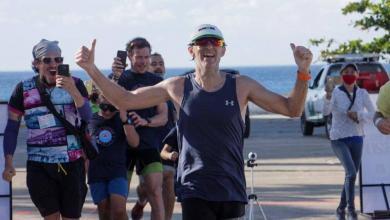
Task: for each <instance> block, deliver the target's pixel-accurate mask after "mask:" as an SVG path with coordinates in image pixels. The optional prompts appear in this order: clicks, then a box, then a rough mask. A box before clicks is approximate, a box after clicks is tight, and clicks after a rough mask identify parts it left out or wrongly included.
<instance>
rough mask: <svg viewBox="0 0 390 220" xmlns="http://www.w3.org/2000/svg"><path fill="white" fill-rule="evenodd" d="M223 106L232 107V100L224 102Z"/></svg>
mask: <svg viewBox="0 0 390 220" xmlns="http://www.w3.org/2000/svg"><path fill="white" fill-rule="evenodd" d="M225 106H234V101H233V100H225Z"/></svg>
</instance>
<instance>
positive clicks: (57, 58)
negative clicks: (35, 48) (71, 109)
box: [33, 52, 63, 84]
mask: <svg viewBox="0 0 390 220" xmlns="http://www.w3.org/2000/svg"><path fill="white" fill-rule="evenodd" d="M62 62H63V58H62V57H61V53H58V52H48V53H46V54H45V55H44V56H42V57H40V58H38V59H37V60H35V61H34V63H33V65H34V66H35V67H36V68H37V69H38V71H39V75H40V76H41V77H43V78H44V79H45V80H46V82H47V83H48V84H55V82H56V74H57V68H58V65H60V64H62Z"/></svg>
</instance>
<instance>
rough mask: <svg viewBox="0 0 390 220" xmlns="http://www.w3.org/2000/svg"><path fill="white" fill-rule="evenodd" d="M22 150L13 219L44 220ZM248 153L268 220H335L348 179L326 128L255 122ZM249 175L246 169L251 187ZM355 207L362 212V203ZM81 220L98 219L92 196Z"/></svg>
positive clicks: (265, 119)
mask: <svg viewBox="0 0 390 220" xmlns="http://www.w3.org/2000/svg"><path fill="white" fill-rule="evenodd" d="M22 132H25V131H22ZM20 136H23V135H20ZM20 141H23V140H22V139H21V140H20ZM22 146H23V145H19V146H18V148H17V153H16V157H17V160H16V165H17V171H18V172H17V176H16V178H15V181H14V183H13V195H14V197H13V208H14V219H16V220H18V219H23V220H24V219H40V218H39V215H38V213H37V211H36V210H35V208H34V206H33V204H32V203H31V200H30V198H29V195H28V192H27V189H26V187H25V168H24V167H25V156H24V155H25V150H24V147H22ZM248 152H256V153H257V154H258V156H259V160H258V163H259V166H257V167H255V168H254V170H253V174H254V190H255V193H256V194H257V195H258V196H259V204H261V206H262V208H263V210H264V212H265V214H266V216H267V218H268V219H275V220H279V219H314V220H320V219H335V218H334V210H335V208H336V206H337V204H338V198H339V192H340V189H341V187H342V186H341V183H342V181H343V178H344V177H343V170H342V167H341V166H340V164H339V162H338V160H337V159H336V158H335V157H334V155H333V152H332V150H331V148H330V144H329V141H328V140H327V139H326V137H325V132H324V129H323V128H316V129H315V132H314V135H313V136H311V137H303V136H302V135H301V134H300V130H299V120H298V119H287V118H282V117H275V116H274V115H263V116H260V117H253V118H252V132H251V137H250V138H249V139H247V140H246V141H245V152H244V155H245V157H246V155H248ZM250 174H251V173H250V170H249V169H248V168H247V169H246V176H247V185H248V187H249V186H250V184H251V179H250V176H251V175H250ZM135 179H136V178H135ZM136 185H137V183H136V182H135V183H134V184H132V186H131V192H130V195H129V199H128V204H127V205H128V206H127V207H128V210H130V209H131V207H132V206H133V204H134V202H135V200H136V197H135V186H136ZM248 190H249V188H248ZM357 190H358V189H357ZM357 192H358V191H357ZM356 204H357V207H359V205H358V204H360V203H359V199H358V198H357V199H356ZM180 212H181V210H180V205H179V204H176V207H175V213H174V219H181V214H180ZM149 213H150V207H147V208H146V218H145V219H149V217H148V216H149ZM255 216H256V219H263V218H262V214H261V212H260V209H259V207H258V206H255ZM82 219H97V213H96V208H95V206H94V205H93V203H92V202H91V198H90V196H89V195H88V197H87V202H86V204H85V206H84V209H83V217H82ZM360 219H365V218H360Z"/></svg>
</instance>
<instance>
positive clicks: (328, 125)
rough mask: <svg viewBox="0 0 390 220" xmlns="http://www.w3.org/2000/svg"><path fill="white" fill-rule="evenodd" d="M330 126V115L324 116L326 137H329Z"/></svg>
mask: <svg viewBox="0 0 390 220" xmlns="http://www.w3.org/2000/svg"><path fill="white" fill-rule="evenodd" d="M331 127H332V115H327V116H325V133H326V137H327V138H328V139H329V138H330V137H329V135H330V128H331Z"/></svg>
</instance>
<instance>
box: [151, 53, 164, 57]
mask: <svg viewBox="0 0 390 220" xmlns="http://www.w3.org/2000/svg"><path fill="white" fill-rule="evenodd" d="M150 56H151V57H155V56H159V57H162V56H161V54H159V53H157V52H154V53H152V54H151V55H150Z"/></svg>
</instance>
